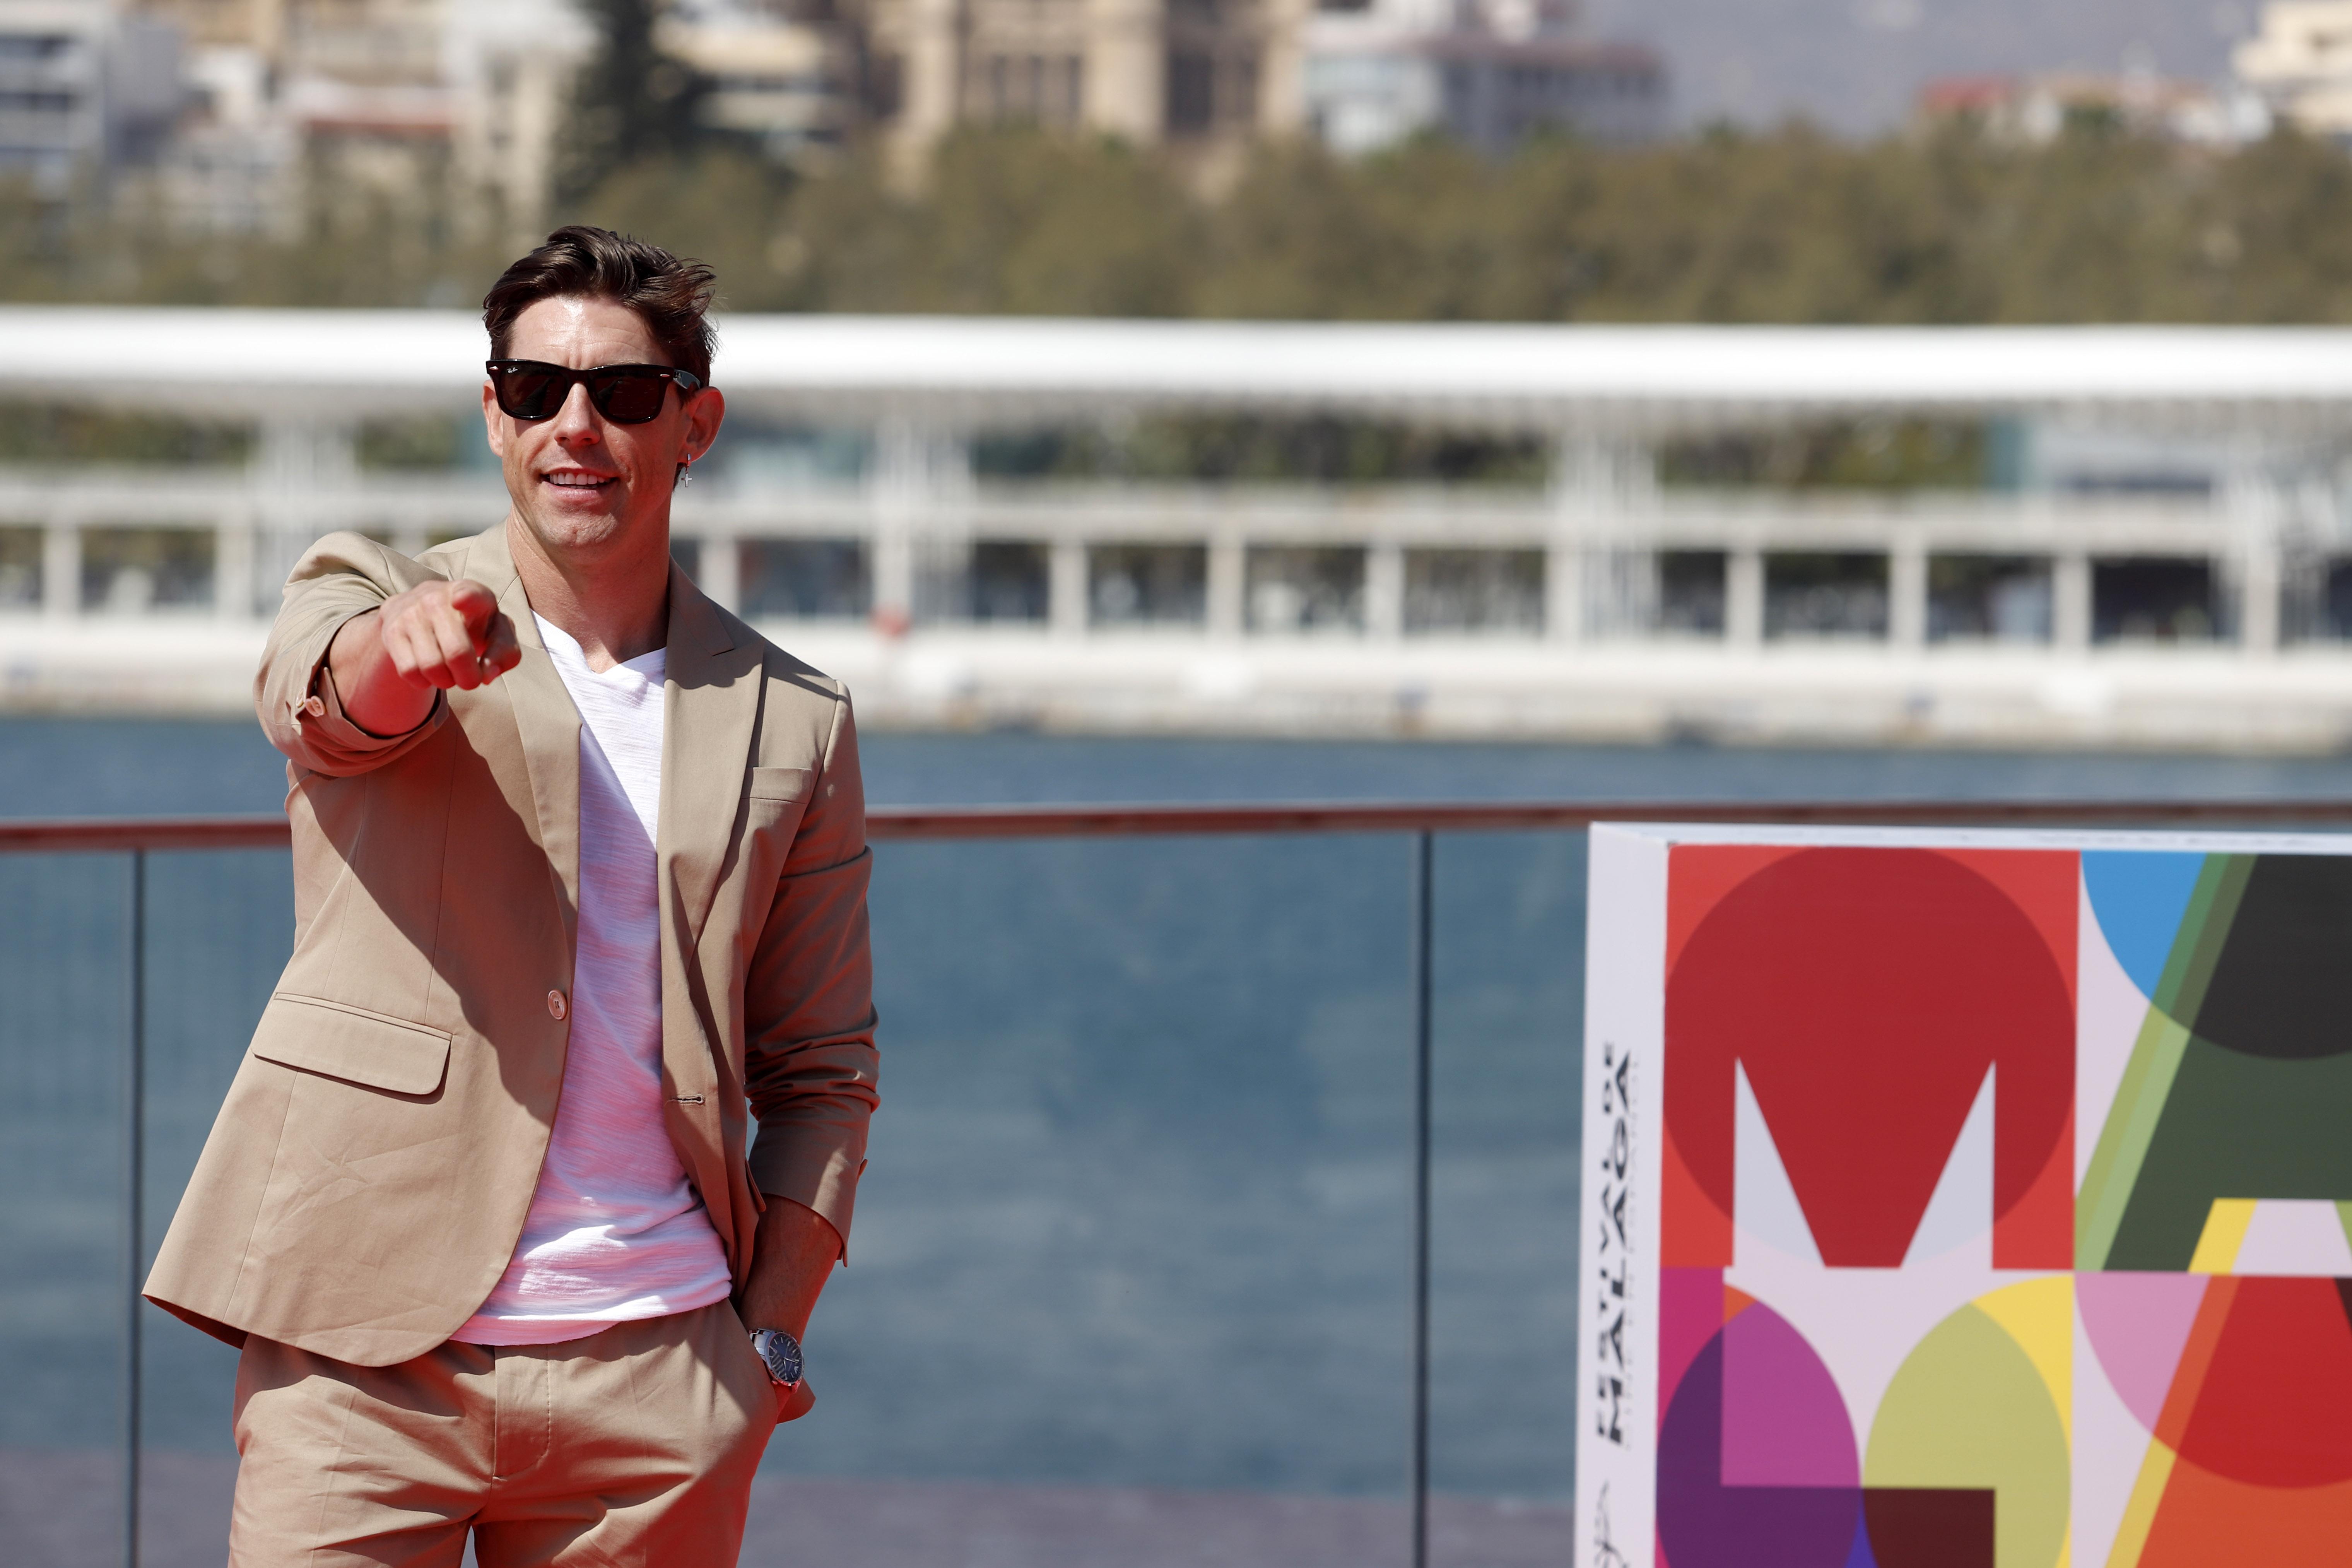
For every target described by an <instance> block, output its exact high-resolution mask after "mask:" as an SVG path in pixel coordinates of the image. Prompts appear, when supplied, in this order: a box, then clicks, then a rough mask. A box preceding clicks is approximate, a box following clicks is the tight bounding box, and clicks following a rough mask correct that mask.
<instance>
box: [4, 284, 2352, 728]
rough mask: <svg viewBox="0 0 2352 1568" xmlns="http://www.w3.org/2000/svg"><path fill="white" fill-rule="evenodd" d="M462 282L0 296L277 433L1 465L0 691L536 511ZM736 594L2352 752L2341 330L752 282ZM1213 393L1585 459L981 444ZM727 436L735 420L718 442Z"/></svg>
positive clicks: (1200, 667) (1123, 719) (1529, 677)
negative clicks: (1041, 307) (1478, 320)
mask: <svg viewBox="0 0 2352 1568" xmlns="http://www.w3.org/2000/svg"><path fill="white" fill-rule="evenodd" d="M483 353H484V349H483V344H482V342H481V336H480V327H479V324H478V321H476V320H474V319H473V318H472V317H470V316H467V315H464V314H460V313H456V312H449V313H439V312H394V311H385V312H349V313H339V312H324V311H238V310H203V311H196V310H189V311H180V310H144V311H141V310H85V309H29V308H26V309H14V310H0V401H5V400H13V401H23V400H27V399H36V400H54V401H61V402H73V403H83V404H99V405H109V406H115V407H121V408H136V409H145V410H154V411H164V412H177V413H181V414H184V415H190V416H202V417H205V418H211V419H221V418H237V419H249V420H251V421H253V422H254V424H255V426H256V427H257V440H256V443H255V446H254V448H253V458H252V460H251V462H250V464H249V465H248V466H247V467H246V468H243V469H241V470H236V469H232V470H226V471H224V470H219V469H212V470H194V471H184V472H171V471H154V470H145V471H137V472H134V471H128V470H125V471H111V472H108V471H95V470H87V469H85V470H70V469H63V468H38V467H34V468H16V469H14V470H5V471H0V601H7V600H9V599H10V598H11V597H12V596H13V598H14V600H15V605H14V608H13V609H6V610H0V701H5V703H7V704H11V705H14V706H16V707H20V708H23V707H46V708H66V709H75V708H82V707H89V706H106V705H117V706H120V705H145V706H167V707H168V706H188V707H198V708H215V709H220V710H236V709H237V708H239V707H240V706H241V705H242V704H243V703H244V702H246V701H247V681H248V680H249V678H250V672H251V669H252V668H253V661H254V658H255V657H256V655H257V652H258V649H259V646H260V639H261V637H262V634H263V628H264V625H265V622H266V618H267V616H268V613H269V611H270V608H271V605H272V604H273V602H274V598H275V588H276V584H277V583H278V580H279V579H280V577H281V576H282V574H283V573H284V571H285V569H286V566H287V564H288V563H289V561H290V560H291V559H292V558H293V556H294V555H295V554H296V553H297V552H299V550H300V549H301V548H303V546H304V545H306V544H307V543H308V542H310V540H311V539H312V538H314V537H316V536H317V535H319V534H320V533H323V532H325V531H329V530H331V529H335V528H359V529H363V530H367V531H372V532H373V533H376V534H377V535H379V536H381V537H383V538H384V539H386V540H387V541H389V542H393V543H394V545H396V546H398V547H402V548H407V549H416V548H421V547H422V546H423V545H424V544H425V543H426V542H428V541H430V540H432V539H435V538H437V537H446V536H448V535H452V534H456V533H459V532H465V531H475V530H478V529H480V528H482V527H485V526H488V524H490V523H491V522H493V521H496V520H497V519H498V517H499V515H500V514H501V512H502V511H503V509H504V506H505V498H504V495H503V491H502V489H501V488H500V485H499V479H498V477H497V474H496V472H495V470H494V469H491V468H488V466H487V464H486V463H479V462H478V463H476V464H474V465H473V466H471V467H467V466H464V465H460V466H458V467H457V468H451V469H449V470H447V471H446V472H438V473H424V474H419V473H407V474H404V473H401V472H395V471H388V470H382V469H363V468H362V467H361V464H360V460H359V452H360V450H361V447H362V431H364V430H365V429H367V428H369V427H370V422H371V421H383V420H386V419H403V418H416V417H420V416H422V417H425V418H436V417H444V416H446V417H449V418H455V419H458V420H466V419H469V418H476V417H478V414H477V413H476V412H475V411H476V409H477V408H478V376H479V363H480V360H481V356H482V354H483ZM715 379H716V380H717V383H718V384H719V385H720V386H721V387H722V388H723V389H724V390H725V391H726V393H727V395H728V397H729V408H730V433H729V434H728V435H726V436H722V437H721V442H720V447H719V451H718V452H717V453H715V454H714V458H713V460H712V461H711V463H710V465H709V477H708V478H698V479H697V481H696V482H695V483H694V484H693V485H692V486H691V487H690V488H689V489H688V490H687V491H685V492H684V493H683V494H682V495H681V496H680V498H679V501H678V506H677V532H678V535H679V553H680V555H681V557H682V559H684V560H686V561H687V562H688V565H689V569H690V570H692V571H694V572H695V573H696V574H698V578H699V580H700V581H701V583H702V584H703V585H704V586H705V587H706V589H707V590H708V591H709V592H710V593H711V594H712V595H714V596H715V597H717V598H719V600H720V601H721V602H722V603H725V604H728V605H732V606H734V607H735V608H737V609H738V610H739V611H740V612H741V613H743V614H745V615H746V616H748V617H750V618H751V619H753V620H754V621H755V622H756V623H758V624H760V625H761V626H763V628H764V629H766V630H767V631H768V633H769V634H770V635H771V636H772V637H775V638H776V639H777V640H778V641H779V642H781V643H782V644H783V645H784V646H785V647H790V648H792V649H793V651H795V652H796V653H799V654H800V655H802V656H803V657H804V658H809V659H810V660H811V661H812V662H814V663H815V664H817V665H818V666H820V667H821V668H826V669H828V670H831V671H833V672H834V673H836V674H838V675H841V676H842V677H844V678H845V679H847V680H849V681H850V682H851V684H852V686H853V688H854V689H856V691H857V693H858V696H859V700H860V702H861V704H862V706H863V709H864V710H865V711H866V714H867V715H868V717H869V718H870V719H872V720H874V721H878V722H885V723H906V724H948V725H985V724H1003V723H1019V724H1038V725H1046V726H1060V727H1068V728H1089V727H1091V728H1129V729H1171V730H1173V729H1218V730H1259V731H1273V732H1280V733H1315V732H1322V733H1418V734H1427V733H1444V734H1485V735H1525V736H1554V737H1559V736H1575V737H1589V738H1604V737H1605V738H1617V739H1643V738H1650V739H1654V738H1658V737H1661V736H1667V735H1675V734H1703V735H1709V736H1716V737H1721V738H1726V739H1732V740H1808V741H1833V742H1879V741H1888V740H1897V741H1909V742H1923V743H1965V744H2002V745H2010V744H2068V745H2076V744H2121V745H2148V746H2190V747H2220V748H2238V749H2282V748H2284V749H2294V748H2332V747H2339V746H2342V745H2345V744H2347V743H2352V653H2347V651H2346V645H2344V644H2343V643H2342V642H2341V641H2339V640H2338V639H2339V638H2340V637H2342V636H2343V635H2344V634H2345V633H2346V632H2347V629H2352V569H2347V564H2346V563H2347V561H2352V521H2347V507H2346V504H2345V503H2346V487H2347V467H2346V458H2347V453H2352V332H2344V331H2302V330H2294V331H2270V330H2240V329H2203V328H2169V329H2168V328H2132V329H2096V328H2086V329H1981V330H1978V329H1958V330H1931V329H1921V330H1910V329H1902V330H1873V329H1747V328H1698V327H1687V328H1685V327H1666V328H1585V327H1546V326H1528V327H1517V326H1467V325H1458V326H1457V325H1415V326H1402V325H1369V326H1361V325H1309V324H1234V323H1216V322H1173V321H1160V322H1135V321H1020V320H1005V319H908V318H898V319H877V318H855V317H736V318H732V319H730V320H728V321H724V322H723V323H722V324H721V349H720V353H719V359H718V362H717V366H716V378H715ZM1193 413H1212V414H1223V415H1235V414H1238V415H1243V416H1264V417H1266V418H1286V417H1290V416H1330V417H1336V418H1341V419H1355V420H1367V421H1396V422H1408V423H1411V424H1413V425H1417V426H1425V427H1435V428H1444V429H1448V430H1454V431H1464V432H1486V433H1491V434H1495V435H1501V436H1512V437H1536V438H1539V439H1540V440H1541V441H1543V442H1544V443H1546V444H1548V446H1549V449H1550V450H1551V451H1552V452H1553V454H1554V459H1555V460H1554V462H1553V465H1552V473H1551V479H1550V480H1549V484H1548V485H1544V486H1541V487H1531V488H1527V489H1508V488H1500V487H1475V488H1474V487H1457V488H1454V489H1443V488H1433V487H1415V486H1392V487H1359V488H1339V487H1329V486H1318V485H1308V484H1294V485H1282V486H1277V485H1255V486H1242V485H1208V484H1192V483H1141V482H1116V483H1114V482H1087V483H1051V482H1044V481H1024V482H1010V481H1000V480H995V479H991V478H989V477H987V475H985V474H983V473H982V472H980V471H978V470H977V468H976V467H975V464H974V462H973V453H974V450H975V445H976V443H977V442H979V441H980V440H981V439H982V438H983V437H988V436H989V435H990V434H991V433H1002V432H1018V431H1024V430H1037V429H1041V428H1054V427H1063V428H1068V427H1074V426H1092V427H1101V426H1106V425H1112V426H1115V425H1117V424H1118V423H1120V422H1123V421H1125V422H1131V421H1135V420H1141V419H1150V418H1155V417H1160V416H1170V415H1184V414H1193ZM1897 416H1901V417H1916V418H1926V419H1933V420H1946V421H1978V422H1990V426H1992V427H1997V428H1999V429H2000V430H2005V431H2011V432H2015V433H2021V436H2022V439H2021V441H2019V442H2018V443H2015V444H2016V445H2018V446H2019V447H2020V448H2021V454H2022V455H2021V456H2020V457H2019V458H2018V460H2017V461H2016V462H2015V464H2014V465H2013V467H2014V468H2015V469H2016V476H2015V477H2016V482H2015V484H2014V485H2013V487H2012V488H2010V489H1956V490H1952V491H1948V492H1935V491H1914V492H1909V493H1906V494H1900V495H1897V494H1890V493H1874V492H1855V491H1848V492H1842V493H1831V492H1812V493H1802V492H1792V491H1786V490H1772V489H1756V488H1749V489H1700V488H1690V487H1685V486H1683V485H1679V484H1675V485H1668V484H1663V483H1661V481H1660V470H1659V463H1658V454H1659V453H1660V452H1661V451H1662V450H1665V449H1668V448H1669V447H1671V446H1672V444H1674V443H1676V442H1681V441H1687V440H1689V439H1691V438H1693V437H1706V436H1709V435H1713V434H1718V433H1724V432H1740V431H1746V432H1756V431H1769V430H1773V429H1785V428H1792V427H1796V428H1802V427H1817V426H1821V425H1822V424H1823V423H1824V422H1835V421H1842V420H1851V419H1857V418H1859V419H1885V418H1889V417H1897ZM730 443H731V444H732V445H733V447H734V450H733V452H732V453H731V455H730V452H729V447H730Z"/></svg>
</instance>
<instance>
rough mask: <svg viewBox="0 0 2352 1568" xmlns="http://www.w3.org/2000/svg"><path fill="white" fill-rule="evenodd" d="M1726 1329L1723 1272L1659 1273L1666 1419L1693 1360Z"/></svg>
mask: <svg viewBox="0 0 2352 1568" xmlns="http://www.w3.org/2000/svg"><path fill="white" fill-rule="evenodd" d="M1722 1328H1723V1270H1722V1269H1720V1268H1661V1269H1659V1270H1658V1412H1659V1419H1660V1421H1661V1422H1663V1421H1664V1418H1665V1411H1666V1408H1667V1406H1669V1405H1673V1404H1674V1402H1675V1389H1676V1388H1677V1387H1679V1386H1680V1385H1681V1384H1682V1380H1683V1373H1685V1371H1687V1370H1688V1369H1689V1367H1690V1363H1691V1358H1692V1357H1693V1356H1695V1355H1696V1354H1698V1352H1700V1351H1701V1350H1703V1349H1705V1348H1706V1342H1707V1341H1709V1340H1711V1339H1713V1338H1715V1336H1716V1334H1717V1332H1719V1331H1721V1330H1722Z"/></svg>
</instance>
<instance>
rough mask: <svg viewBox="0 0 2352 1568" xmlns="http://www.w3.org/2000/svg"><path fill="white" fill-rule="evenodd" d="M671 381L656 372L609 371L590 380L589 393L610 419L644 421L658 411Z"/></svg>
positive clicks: (640, 422)
mask: <svg viewBox="0 0 2352 1568" xmlns="http://www.w3.org/2000/svg"><path fill="white" fill-rule="evenodd" d="M668 391H669V384H668V383H667V382H666V381H664V380H662V378H661V377H659V376H657V375H608V376H601V377H599V378H597V379H596V380H595V381H593V382H591V383H589V385H588V395H589V396H591V397H593V398H594V399H595V400H596V406H597V407H598V408H599V409H600V410H602V411H603V413H604V417H605V418H607V419H617V420H619V421H620V422H621V423H623V424H625V425H636V424H642V423H643V422H644V421H646V420H647V419H651V418H652V417H653V416H655V415H656V414H659V413H660V412H661V409H662V398H663V397H664V395H667V393H668Z"/></svg>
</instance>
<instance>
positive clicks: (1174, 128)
mask: <svg viewBox="0 0 2352 1568" xmlns="http://www.w3.org/2000/svg"><path fill="white" fill-rule="evenodd" d="M1216 80H1217V63H1216V61H1215V59H1214V58H1212V57H1211V56H1208V55H1204V54H1199V53H1195V52H1193V51H1192V50H1180V49H1171V50H1170V51H1168V108H1167V117H1168V133H1169V134H1170V135H1171V136H1197V135H1200V134H1202V132H1206V131H1207V130H1208V129H1209V127H1210V126H1211V125H1212V124H1213V123H1214V121H1215V118H1216V109H1217V100H1216Z"/></svg>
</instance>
